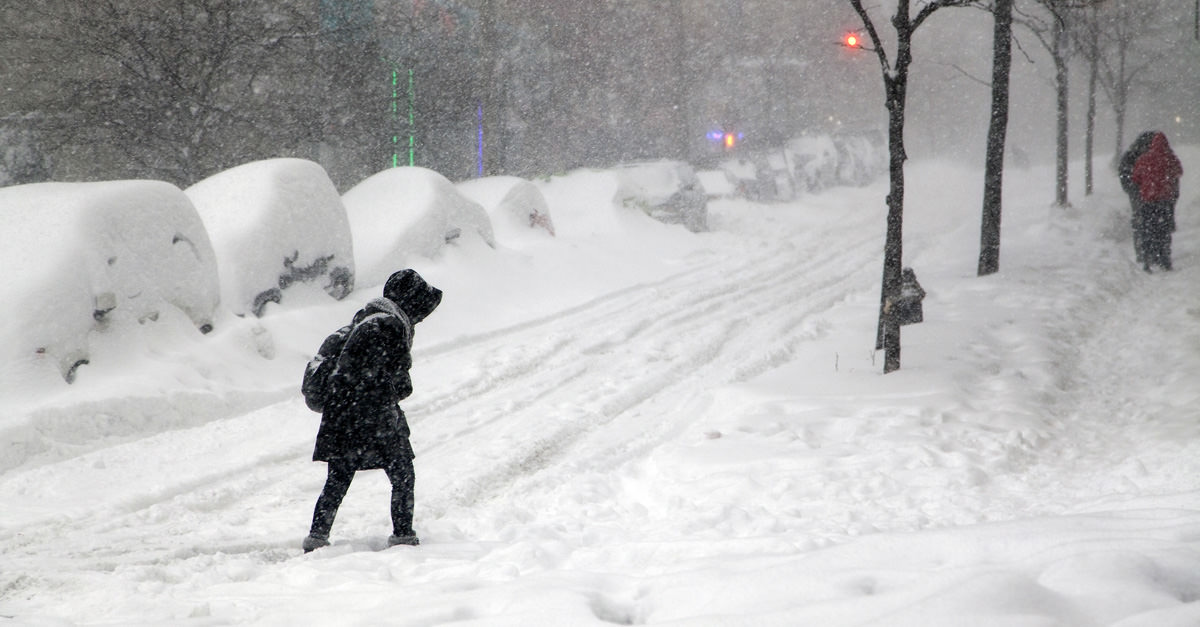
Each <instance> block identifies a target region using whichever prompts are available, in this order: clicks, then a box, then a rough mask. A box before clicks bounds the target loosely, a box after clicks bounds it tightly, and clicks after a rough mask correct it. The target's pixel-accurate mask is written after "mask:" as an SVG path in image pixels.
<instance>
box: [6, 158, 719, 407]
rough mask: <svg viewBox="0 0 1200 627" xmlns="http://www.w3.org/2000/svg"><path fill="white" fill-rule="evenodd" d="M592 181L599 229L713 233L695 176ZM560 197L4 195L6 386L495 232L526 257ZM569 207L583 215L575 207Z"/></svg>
mask: <svg viewBox="0 0 1200 627" xmlns="http://www.w3.org/2000/svg"><path fill="white" fill-rule="evenodd" d="M595 175H596V180H597V181H599V182H601V183H600V187H598V188H597V190H598V192H597V194H598V195H597V196H596V200H598V203H596V205H595V207H593V208H592V209H591V211H593V212H595V215H596V216H603V214H604V213H605V211H604V209H603V208H604V207H609V208H611V210H612V215H613V216H617V215H620V214H625V215H626V216H628V215H629V212H628V211H627V210H626V209H624V208H625V207H632V208H636V209H637V210H638V212H639V213H641V212H644V213H645V214H646V215H648V216H650V217H652V218H654V219H657V220H659V221H662V222H666V223H671V224H680V225H683V226H684V227H686V228H688V229H690V230H692V231H702V230H706V228H707V224H706V223H707V209H706V197H705V193H704V190H703V187H702V186H701V185H700V183H699V180H698V179H697V177H696V174H695V172H694V171H693V170H692V169H691V167H690V166H688V165H687V164H684V163H680V162H673V161H664V162H655V163H643V164H633V165H629V166H624V167H620V168H617V169H615V170H609V171H603V172H601V171H597V172H596V173H595ZM552 187H553V185H552V184H550V183H549V182H547V183H545V184H543V183H542V182H537V183H534V182H531V181H528V180H525V179H521V178H516V177H507V176H501V177H488V178H484V179H477V180H473V181H467V182H463V183H460V184H458V185H455V184H454V183H451V182H450V181H449V180H448V179H446V178H445V177H444V176H442V175H441V174H439V173H437V172H434V171H432V170H429V169H426V168H420V167H399V168H391V169H387V170H384V171H382V172H379V173H377V174H375V175H373V176H371V177H369V178H367V179H366V180H364V181H362V182H361V183H359V184H358V185H356V186H355V187H353V188H351V189H350V190H348V191H347V192H346V193H345V194H343V195H339V194H338V192H337V189H336V188H335V187H334V185H333V183H332V182H331V181H330V179H329V176H328V175H327V173H326V172H325V170H324V168H322V167H321V166H320V165H319V164H317V163H315V162H312V161H307V160H303V159H269V160H265V161H258V162H253V163H248V164H244V165H241V166H238V167H235V168H232V169H230V170H227V171H224V172H220V173H218V174H215V175H213V176H211V177H209V178H207V179H205V180H203V181H200V182H198V183H196V184H195V185H193V186H191V187H189V188H187V189H186V190H181V189H179V188H178V187H176V186H174V185H172V184H170V183H165V182H160V181H109V182H103V183H41V184H32V185H17V186H11V187H6V188H0V233H3V234H4V235H5V238H4V242H3V246H0V263H3V264H4V267H5V268H6V272H7V278H6V281H4V282H2V283H0V299H2V301H3V304H2V305H0V308H2V309H3V311H0V314H3V315H4V319H5V321H6V324H5V325H2V326H0V384H2V385H5V386H7V385H8V384H9V383H10V382H12V381H19V380H24V379H26V378H29V377H33V378H34V379H37V380H53V379H59V378H61V379H62V380H66V381H67V382H68V383H69V382H72V381H73V380H74V378H75V374H76V370H77V369H78V368H79V366H80V365H82V364H86V363H89V360H92V359H95V358H97V357H96V356H98V355H99V356H104V355H111V354H114V353H113V352H112V351H111V350H108V349H106V347H111V346H114V345H125V344H128V345H129V346H141V345H142V344H141V342H140V341H134V342H126V340H133V339H136V338H134V337H133V336H127V335H125V334H127V333H137V331H135V330H134V329H138V328H141V327H142V325H146V324H149V323H151V322H154V321H157V320H159V318H160V315H161V314H162V313H163V312H164V310H167V309H169V310H171V311H172V312H174V314H173V315H170V316H168V317H169V318H171V319H174V320H177V321H184V325H185V326H186V325H187V322H186V321H189V320H190V323H191V325H193V326H194V327H196V328H197V329H198V330H200V331H201V332H205V333H207V332H208V331H210V330H212V328H213V325H214V321H215V320H219V319H220V317H221V314H223V313H228V314H233V315H237V316H247V315H251V316H258V317H261V316H264V315H269V314H270V304H271V303H277V304H278V305H279V306H287V303H289V302H297V303H311V300H308V297H307V296H305V297H303V298H296V297H297V296H299V294H297V293H296V292H292V293H291V294H292V296H289V292H288V290H289V288H292V287H293V286H294V285H296V284H297V283H307V284H311V285H312V286H313V287H312V289H311V293H314V294H317V295H318V296H317V298H323V296H321V295H320V290H321V289H323V290H324V291H325V292H326V293H327V294H328V295H329V296H330V297H332V298H333V299H342V298H344V297H346V296H347V295H349V294H350V293H351V291H352V290H354V289H355V288H356V287H373V286H377V285H381V284H382V283H383V281H384V280H385V279H386V278H387V277H388V276H389V275H390V274H391V273H392V272H394V271H395V270H397V269H400V268H403V267H407V266H410V265H412V264H413V263H415V262H418V260H419V258H422V257H424V258H436V257H438V256H439V255H440V254H441V253H442V251H443V250H445V249H446V248H447V246H470V245H472V243H474V244H478V246H479V247H480V248H482V249H486V248H488V247H491V248H495V247H496V239H497V234H499V235H500V237H501V238H502V239H504V240H506V241H508V242H510V243H512V244H514V245H520V242H521V241H522V240H523V239H524V238H527V237H533V238H547V237H553V236H555V224H554V221H553V220H552V219H551V211H550V206H549V203H548V201H547V198H548V197H549V196H547V195H545V192H546V190H549V189H551V188H552ZM609 199H611V201H610V200H609ZM557 202H560V203H568V204H566V205H563V207H564V208H566V207H567V206H570V207H572V208H574V204H575V199H574V198H572V199H559V200H558V201H557ZM597 209H599V210H600V211H596V210H597ZM601 219H603V218H601ZM639 219H640V218H639ZM531 241H532V240H531ZM305 293H306V294H307V293H309V292H305ZM180 312H182V313H180ZM155 328H161V329H167V328H168V326H163V325H162V324H161V323H160V326H159V327H155ZM97 333H100V334H103V335H99V336H97V335H95V334H97ZM101 340H102V341H101ZM106 350H107V352H106ZM31 380H32V379H31Z"/></svg>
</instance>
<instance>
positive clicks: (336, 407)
mask: <svg viewBox="0 0 1200 627" xmlns="http://www.w3.org/2000/svg"><path fill="white" fill-rule="evenodd" d="M389 287H390V288H392V289H390V290H389V289H388V288H389ZM384 294H385V295H387V296H391V297H393V298H376V299H374V300H372V301H371V302H369V303H367V305H366V307H364V308H363V309H362V310H361V311H359V312H358V313H357V314H355V320H356V323H355V324H354V326H353V328H352V330H351V331H350V334H349V336H348V337H347V338H346V343H345V346H344V347H343V348H342V352H341V354H340V355H339V356H338V358H337V367H336V368H335V369H334V371H333V372H332V373H331V374H330V376H329V397H328V399H327V400H326V403H325V407H324V411H322V413H321V427H320V429H318V431H317V442H316V447H315V448H314V450H313V461H323V462H328V461H330V460H331V459H335V458H336V459H341V460H344V461H346V462H349V464H350V465H351V466H352V467H353V468H354V469H355V470H369V469H373V468H387V467H388V466H389V464H390V463H391V461H392V460H393V459H394V458H396V457H403V458H408V459H411V458H412V457H413V450H412V445H411V444H410V443H409V440H408V437H409V433H410V432H409V428H408V421H407V420H406V419H405V416H404V412H403V411H401V410H400V407H399V405H398V403H399V402H400V401H401V400H403V399H405V398H407V397H408V396H409V395H410V394H412V379H410V378H409V372H408V371H409V369H410V368H411V367H412V353H411V349H412V339H413V325H414V324H415V323H417V322H419V321H421V320H423V319H424V318H425V317H426V316H428V315H429V314H430V313H431V312H432V311H433V310H434V309H435V308H436V307H437V306H438V304H439V303H440V302H441V296H442V293H441V291H440V290H438V289H436V288H434V287H432V286H429V285H428V284H426V283H425V282H424V280H422V279H421V277H420V276H419V275H417V274H416V273H415V272H412V271H411V270H406V271H404V272H398V273H396V274H395V275H393V279H390V280H389V281H388V285H387V286H386V287H385V289H384Z"/></svg>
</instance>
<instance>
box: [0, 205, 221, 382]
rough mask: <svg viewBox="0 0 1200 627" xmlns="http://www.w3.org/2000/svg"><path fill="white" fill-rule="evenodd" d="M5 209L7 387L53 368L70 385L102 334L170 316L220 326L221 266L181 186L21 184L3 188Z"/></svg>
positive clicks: (0, 344) (2, 347)
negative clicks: (177, 313)
mask: <svg viewBox="0 0 1200 627" xmlns="http://www.w3.org/2000/svg"><path fill="white" fill-rule="evenodd" d="M0 207H3V211H0V233H4V245H3V246H2V247H0V266H2V267H4V268H5V280H4V281H3V282H0V319H2V320H4V324H3V325H0V380H3V382H4V384H3V385H0V387H2V388H6V389H10V390H15V389H17V388H18V387H19V386H20V383H19V382H23V383H26V384H28V383H29V382H30V377H32V378H33V379H38V378H41V377H42V375H44V374H45V373H47V372H51V371H54V372H56V373H57V374H58V375H59V376H62V377H64V378H65V379H66V380H67V381H71V380H72V379H73V378H74V375H75V368H76V367H77V365H79V364H83V363H87V362H88V361H89V360H90V350H89V342H90V338H91V337H92V336H93V335H94V334H98V333H100V334H104V333H117V332H132V331H131V330H130V323H132V329H136V328H137V327H138V326H139V325H140V324H147V323H151V322H154V321H156V320H158V318H159V316H160V315H162V314H163V313H164V310H165V309H166V308H177V309H178V310H180V311H182V312H183V313H184V314H186V315H187V318H189V319H190V320H191V322H192V324H194V325H195V327H197V328H199V329H201V330H202V331H204V332H207V331H208V330H210V329H211V328H212V324H213V318H214V312H215V309H216V307H217V303H218V301H219V288H218V277H217V262H216V259H215V256H214V253H213V247H212V245H211V243H210V241H209V237H208V234H207V232H206V231H205V229H204V225H203V224H202V223H201V221H200V218H199V216H198V215H197V213H196V209H195V208H194V207H193V206H192V204H191V202H189V200H188V198H187V196H185V195H184V194H183V192H181V191H180V190H179V189H178V188H176V187H175V186H173V185H170V184H168V183H163V182H158V181H111V182H104V183H39V184H32V185H19V186H15V187H6V188H3V189H0ZM117 329H120V331H117ZM39 373H40V374H39ZM9 386H12V387H9Z"/></svg>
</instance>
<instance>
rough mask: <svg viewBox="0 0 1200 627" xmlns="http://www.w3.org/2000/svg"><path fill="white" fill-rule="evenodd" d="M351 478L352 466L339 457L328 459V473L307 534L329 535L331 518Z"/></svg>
mask: <svg viewBox="0 0 1200 627" xmlns="http://www.w3.org/2000/svg"><path fill="white" fill-rule="evenodd" d="M353 480H354V466H352V465H350V464H348V463H346V462H345V461H344V460H340V459H332V460H330V461H329V474H328V476H327V477H326V478H325V489H324V490H321V496H320V497H318V498H317V507H316V509H315V510H314V511H313V522H312V529H310V530H309V535H312V536H315V537H318V538H328V537H329V530H330V529H332V528H333V519H334V517H335V516H337V511H338V507H341V505H342V499H343V498H345V496H346V491H347V490H349V489H350V482H351V481H353Z"/></svg>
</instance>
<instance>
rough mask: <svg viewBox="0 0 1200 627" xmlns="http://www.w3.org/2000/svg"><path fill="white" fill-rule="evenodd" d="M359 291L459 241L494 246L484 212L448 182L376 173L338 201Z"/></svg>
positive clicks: (415, 174) (412, 172)
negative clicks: (342, 209)
mask: <svg viewBox="0 0 1200 627" xmlns="http://www.w3.org/2000/svg"><path fill="white" fill-rule="evenodd" d="M342 202H344V203H345V205H346V213H347V215H348V216H349V218H350V232H351V233H352V234H353V237H354V254H355V264H356V266H357V268H358V273H359V277H360V280H361V282H362V284H363V285H377V284H382V283H383V282H384V281H386V280H387V277H388V276H390V275H391V273H392V272H395V271H396V270H400V269H402V268H404V267H405V266H406V265H408V263H407V261H406V260H407V258H408V257H409V256H410V255H418V256H421V257H427V258H433V257H435V256H437V254H438V253H439V252H441V250H442V249H443V248H444V247H445V246H446V245H447V244H449V243H451V242H455V241H457V240H460V238H478V239H480V240H482V241H483V242H484V243H485V244H487V245H488V246H495V244H496V241H495V235H494V234H493V231H492V223H491V220H490V219H489V218H488V215H487V212H486V211H484V209H483V207H482V206H480V205H479V204H478V203H476V202H473V201H471V200H469V199H467V197H466V196H463V195H462V194H461V193H459V191H458V190H457V189H456V188H455V187H454V184H453V183H451V182H450V180H449V179H447V178H446V177H444V176H442V175H441V174H438V173H437V172H434V171H433V170H429V169H427V168H422V167H415V166H406V167H398V168H389V169H387V170H384V171H382V172H379V173H376V174H374V175H372V176H370V177H368V178H367V179H366V180H364V181H362V182H361V183H359V184H358V185H355V186H354V187H352V188H351V189H349V190H348V191H347V192H346V193H345V194H343V195H342Z"/></svg>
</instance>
